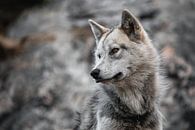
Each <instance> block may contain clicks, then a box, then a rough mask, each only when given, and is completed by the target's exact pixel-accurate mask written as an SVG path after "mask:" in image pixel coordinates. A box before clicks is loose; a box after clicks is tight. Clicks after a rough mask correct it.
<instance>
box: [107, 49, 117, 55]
mask: <svg viewBox="0 0 195 130" xmlns="http://www.w3.org/2000/svg"><path fill="white" fill-rule="evenodd" d="M118 51H119V48H113V49H112V50H111V51H110V53H109V54H110V55H114V54H115V53H117V52H118Z"/></svg>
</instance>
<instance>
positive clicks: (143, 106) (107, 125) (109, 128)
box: [74, 10, 163, 130]
mask: <svg viewBox="0 0 195 130" xmlns="http://www.w3.org/2000/svg"><path fill="white" fill-rule="evenodd" d="M89 24H90V26H91V29H92V32H93V34H94V36H95V39H96V49H95V59H96V60H95V65H94V68H93V70H92V72H91V76H92V77H93V78H94V79H95V81H96V82H100V83H101V87H100V88H98V89H97V90H96V91H95V92H94V94H93V95H92V96H91V98H90V100H89V102H88V103H87V105H86V106H85V109H84V110H82V111H81V112H80V114H79V117H78V119H77V124H76V126H75V128H74V129H75V130H162V129H163V128H162V116H161V113H160V110H159V102H160V99H159V98H160V94H161V91H160V88H161V81H160V79H161V78H160V74H159V55H158V52H157V50H156V49H155V47H154V46H153V44H152V43H151V40H150V39H149V37H148V35H147V33H146V32H145V30H144V28H143V27H142V25H141V23H140V22H139V20H138V19H137V18H136V17H135V16H134V15H133V14H132V13H130V12H129V11H128V10H124V11H123V12H122V20H121V24H120V25H119V26H117V27H115V28H112V29H109V28H106V27H104V26H102V25H100V24H98V23H96V22H95V21H93V20H89Z"/></svg>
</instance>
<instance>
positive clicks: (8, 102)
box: [0, 0, 195, 130]
mask: <svg viewBox="0 0 195 130" xmlns="http://www.w3.org/2000/svg"><path fill="white" fill-rule="evenodd" d="M124 8H127V9H130V10H131V11H132V12H134V14H135V15H136V16H138V17H139V18H140V20H141V22H142V23H143V25H144V28H145V29H146V30H147V31H148V33H149V34H150V36H151V38H152V40H153V42H154V44H155V46H156V47H157V48H158V49H159V51H160V52H162V55H163V56H164V57H165V58H164V62H165V64H164V66H165V69H164V71H166V74H167V77H168V80H169V81H170V86H169V90H168V91H167V93H166V94H165V96H164V99H163V102H162V110H163V114H164V115H165V118H166V123H165V130H193V129H194V128H195V126H194V125H195V70H194V69H195V67H194V66H195V58H194V56H195V43H194V39H195V38H194V35H195V30H194V28H195V15H194V12H195V2H194V1H193V0H185V1H184V0H179V1H178V0H172V1H169V0H124V1H119V0H107V1H103V2H99V1H97V0H66V1H64V0H55V1H50V2H48V3H47V4H46V5H44V6H41V8H40V7H36V8H32V9H28V10H26V11H24V12H23V13H22V15H20V17H19V18H18V19H17V21H15V22H14V24H12V25H11V26H9V28H8V29H7V30H6V32H7V34H6V36H7V37H9V38H12V39H21V38H23V37H24V36H26V35H33V34H36V33H43V32H49V33H52V34H53V35H54V36H55V40H54V41H48V40H46V41H44V40H42V41H41V40H39V41H31V43H30V44H26V45H25V46H24V47H23V49H22V50H21V51H20V52H19V53H18V54H14V55H12V56H10V57H7V58H5V59H2V60H0V130H45V129H47V130H62V129H71V128H72V126H73V119H74V114H75V111H77V110H79V109H81V108H82V107H83V104H84V99H85V98H87V97H88V96H89V95H90V92H91V91H93V90H94V88H95V87H98V84H95V82H94V81H93V80H92V78H90V76H89V71H90V68H91V65H92V61H93V58H92V52H91V51H90V50H91V49H92V48H93V46H94V38H93V37H92V35H91V31H90V29H89V26H88V23H87V19H89V18H92V19H94V20H96V21H98V22H100V23H102V24H104V25H108V26H113V25H117V24H118V23H119V22H120V18H121V12H122V9H124ZM34 43H35V44H34Z"/></svg>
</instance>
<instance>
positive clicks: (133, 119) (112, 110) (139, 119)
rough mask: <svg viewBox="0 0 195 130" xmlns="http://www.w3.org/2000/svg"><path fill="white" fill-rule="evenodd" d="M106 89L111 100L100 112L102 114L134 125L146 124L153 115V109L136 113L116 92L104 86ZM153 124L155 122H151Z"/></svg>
mask: <svg viewBox="0 0 195 130" xmlns="http://www.w3.org/2000/svg"><path fill="white" fill-rule="evenodd" d="M103 88H104V91H105V92H106V93H107V95H108V96H109V97H110V100H111V102H110V103H108V104H106V105H105V106H104V107H103V109H104V110H103V112H102V113H100V116H102V117H103V116H107V117H110V118H111V119H115V120H117V121H120V122H121V121H122V122H123V123H125V124H126V123H127V124H133V125H141V126H146V124H147V122H146V121H148V119H149V118H150V117H151V116H152V112H151V111H146V112H145V113H144V114H141V115H139V114H134V113H132V112H131V110H130V109H129V108H128V106H127V105H126V104H124V103H123V102H122V101H121V99H120V98H119V97H118V96H117V94H116V93H115V92H113V91H112V90H110V89H107V88H106V87H103ZM149 124H151V126H153V125H152V124H154V123H153V122H151V123H149Z"/></svg>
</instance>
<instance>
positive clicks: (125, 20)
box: [121, 9, 143, 41]
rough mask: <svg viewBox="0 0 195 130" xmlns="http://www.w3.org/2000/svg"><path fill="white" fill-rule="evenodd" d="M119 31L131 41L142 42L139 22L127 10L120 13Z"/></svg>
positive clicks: (141, 28)
mask: <svg viewBox="0 0 195 130" xmlns="http://www.w3.org/2000/svg"><path fill="white" fill-rule="evenodd" d="M121 29H122V30H123V31H124V32H125V33H126V34H127V36H128V37H129V38H130V39H131V40H133V41H137V40H142V38H143V35H142V30H143V27H142V26H141V24H140V22H139V20H138V19H137V18H136V17H135V16H134V15H133V14H132V13H131V12H130V11H128V10H127V9H125V10H123V12H122V21H121Z"/></svg>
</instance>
